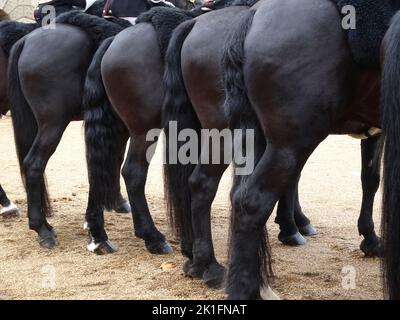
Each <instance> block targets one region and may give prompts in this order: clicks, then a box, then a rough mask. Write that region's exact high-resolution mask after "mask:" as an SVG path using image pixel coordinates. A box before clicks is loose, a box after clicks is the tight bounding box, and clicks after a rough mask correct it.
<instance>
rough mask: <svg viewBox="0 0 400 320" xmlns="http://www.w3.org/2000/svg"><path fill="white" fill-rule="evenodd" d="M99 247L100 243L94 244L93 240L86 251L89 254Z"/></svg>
mask: <svg viewBox="0 0 400 320" xmlns="http://www.w3.org/2000/svg"><path fill="white" fill-rule="evenodd" d="M99 246H100V243H97V244H96V243H95V242H94V240H93V239H92V241H90V243H89V244H88V246H87V249H88V250H89V251H90V252H95V251H96V250H97V248H98V247H99Z"/></svg>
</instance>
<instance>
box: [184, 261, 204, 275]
mask: <svg viewBox="0 0 400 320" xmlns="http://www.w3.org/2000/svg"><path fill="white" fill-rule="evenodd" d="M182 270H183V272H184V274H185V276H187V277H190V278H193V279H202V278H203V275H204V272H205V271H206V268H205V266H199V265H198V264H195V263H193V261H192V260H187V261H186V262H185V263H184V264H183V267H182Z"/></svg>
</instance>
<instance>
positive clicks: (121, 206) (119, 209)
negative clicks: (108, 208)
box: [112, 123, 132, 213]
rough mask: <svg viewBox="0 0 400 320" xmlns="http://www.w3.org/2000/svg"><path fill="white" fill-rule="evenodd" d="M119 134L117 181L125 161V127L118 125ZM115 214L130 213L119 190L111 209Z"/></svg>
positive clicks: (127, 203) (126, 136)
mask: <svg viewBox="0 0 400 320" xmlns="http://www.w3.org/2000/svg"><path fill="white" fill-rule="evenodd" d="M117 130H118V132H119V134H118V135H117V136H118V139H117V141H115V143H116V144H117V147H116V149H117V158H118V159H117V162H118V166H116V173H115V174H116V175H117V180H118V181H120V176H121V167H122V164H123V162H124V159H125V150H126V143H127V141H128V138H129V133H128V130H127V129H126V128H125V126H124V125H123V124H122V123H121V124H120V125H119V128H118V129H117ZM118 185H119V186H120V183H119V182H118ZM112 209H113V210H114V211H115V212H116V213H131V211H132V209H131V206H130V204H129V201H128V200H126V199H125V198H124V197H123V195H122V194H121V190H119V195H118V198H117V202H116V203H115V205H114V208H112Z"/></svg>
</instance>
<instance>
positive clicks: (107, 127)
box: [83, 38, 120, 208]
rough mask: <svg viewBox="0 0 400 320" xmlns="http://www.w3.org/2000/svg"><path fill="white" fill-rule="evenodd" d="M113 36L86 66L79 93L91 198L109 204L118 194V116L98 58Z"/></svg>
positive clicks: (112, 205) (109, 206) (101, 55)
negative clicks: (82, 86) (83, 121)
mask: <svg viewBox="0 0 400 320" xmlns="http://www.w3.org/2000/svg"><path fill="white" fill-rule="evenodd" d="M113 40H114V38H109V39H106V40H105V41H104V42H103V43H102V45H101V46H100V47H99V49H98V50H97V51H96V54H95V55H94V57H93V60H92V62H91V64H90V66H89V69H88V73H87V76H86V82H85V91H84V95H83V106H84V111H85V112H84V120H85V142H86V160H87V165H88V172H89V182H90V190H91V191H90V194H91V195H92V196H93V198H92V199H91V201H94V203H96V204H98V205H99V206H101V207H106V208H113V207H114V205H115V204H116V202H117V200H118V195H119V175H118V176H117V175H116V174H115V172H116V171H118V170H119V169H120V168H119V166H120V164H119V162H118V160H117V159H118V156H117V155H118V154H119V153H118V150H117V143H116V141H118V134H119V129H118V128H119V127H120V120H119V118H117V117H116V116H115V114H114V113H113V111H112V107H111V104H110V102H109V100H108V97H107V94H106V91H105V88H104V85H103V79H102V76H101V61H102V59H103V56H104V54H105V53H106V51H107V50H108V48H109V47H110V45H111V43H112V41H113Z"/></svg>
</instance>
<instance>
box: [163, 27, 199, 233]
mask: <svg viewBox="0 0 400 320" xmlns="http://www.w3.org/2000/svg"><path fill="white" fill-rule="evenodd" d="M194 24H195V21H194V20H189V21H187V22H184V23H182V24H181V25H180V26H179V27H178V28H177V29H176V30H175V31H174V33H173V35H172V38H171V40H170V43H169V46H168V50H167V53H166V65H165V73H164V87H165V100H164V109H163V127H164V130H165V134H166V145H167V146H166V154H167V159H166V160H167V161H166V165H165V166H164V186H165V195H166V201H167V205H168V212H169V218H170V223H171V226H172V227H173V228H174V230H175V231H176V233H177V234H178V235H180V237H181V238H182V239H186V240H189V239H191V237H192V223H191V221H192V219H191V207H190V203H191V201H190V191H189V181H188V180H189V176H190V174H191V173H192V171H193V169H194V165H193V164H188V165H183V164H181V163H179V161H177V162H176V163H170V162H171V161H172V158H171V157H169V156H168V155H170V154H171V155H172V154H174V156H176V159H177V150H179V147H180V146H181V145H183V144H184V142H178V141H177V139H176V137H173V136H172V134H171V133H172V132H170V130H169V129H170V124H171V125H172V123H173V122H174V123H176V125H177V130H178V132H180V130H182V129H185V128H191V129H194V130H196V131H197V132H198V133H199V132H200V122H199V120H198V118H197V115H196V113H195V111H194V109H193V106H192V104H191V102H190V99H189V97H188V95H187V92H186V87H185V84H184V81H183V75H182V71H181V51H182V45H183V43H184V41H185V39H186V37H187V36H188V34H189V33H190V31H191V30H192V28H193V26H194ZM172 121H173V122H172ZM172 144H174V145H175V146H177V147H178V148H175V147H172Z"/></svg>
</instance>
